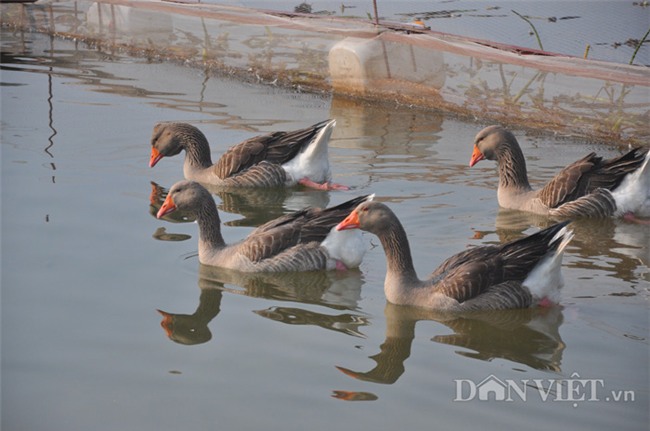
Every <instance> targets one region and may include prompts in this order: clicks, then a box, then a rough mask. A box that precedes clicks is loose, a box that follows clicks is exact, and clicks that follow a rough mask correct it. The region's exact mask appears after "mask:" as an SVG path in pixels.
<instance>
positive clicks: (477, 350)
mask: <svg viewBox="0 0 650 431" xmlns="http://www.w3.org/2000/svg"><path fill="white" fill-rule="evenodd" d="M384 314H385V316H386V338H385V339H384V342H383V343H382V344H381V346H380V347H379V349H380V351H379V353H377V354H376V355H373V356H370V358H371V359H372V360H373V361H374V362H375V363H376V365H375V367H374V368H372V369H371V370H370V371H353V370H351V369H349V368H345V367H342V366H337V368H338V369H339V370H340V371H341V372H343V373H345V374H346V375H348V376H350V377H353V378H355V379H358V380H363V381H369V382H373V383H382V384H393V383H395V382H396V381H397V380H398V379H399V378H400V377H401V376H402V374H404V372H405V365H404V362H405V361H406V359H408V357H409V356H410V355H411V344H412V343H413V339H414V338H415V326H416V324H417V322H419V321H435V322H438V323H441V324H443V325H445V326H446V327H448V328H449V329H451V330H452V331H453V334H448V335H442V334H441V335H435V336H434V337H433V338H432V340H433V341H435V342H437V343H441V344H447V345H450V346H457V347H462V348H463V349H466V350H460V351H457V352H456V353H457V354H459V355H461V356H464V357H468V358H473V359H478V360H482V361H491V360H493V359H506V360H508V361H511V362H514V363H516V364H523V365H526V366H529V367H531V368H534V369H536V370H543V371H550V372H560V371H561V365H562V352H563V351H564V348H565V344H564V342H563V341H562V338H561V337H560V333H559V327H560V325H562V321H563V316H562V309H561V308H560V307H551V308H534V309H523V310H498V311H486V312H473V313H467V314H462V315H457V314H456V315H454V314H448V313H440V312H435V311H430V310H425V309H421V308H415V307H405V306H399V305H393V304H391V303H386V308H385V309H384Z"/></svg>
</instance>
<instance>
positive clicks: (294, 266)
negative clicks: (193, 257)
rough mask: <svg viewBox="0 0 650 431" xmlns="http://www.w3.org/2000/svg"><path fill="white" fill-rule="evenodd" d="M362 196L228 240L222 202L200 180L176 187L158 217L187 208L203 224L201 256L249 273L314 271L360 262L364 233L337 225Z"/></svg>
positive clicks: (278, 220)
mask: <svg viewBox="0 0 650 431" xmlns="http://www.w3.org/2000/svg"><path fill="white" fill-rule="evenodd" d="M366 199H368V196H361V197H358V198H355V199H352V200H350V201H347V202H344V203H342V204H340V205H338V206H335V207H331V208H327V209H319V208H306V209H304V210H300V211H296V212H293V213H290V214H286V215H283V216H280V217H278V218H276V219H275V220H271V221H270V222H267V223H265V224H263V225H262V226H260V227H258V228H257V229H255V230H254V231H253V232H251V234H250V235H248V236H247V237H246V238H245V239H243V240H242V241H241V242H238V243H236V244H231V245H226V243H225V242H224V239H223V236H222V235H221V229H220V225H221V222H220V220H219V213H218V211H217V205H216V203H215V201H214V199H213V198H212V195H211V194H210V192H208V191H207V190H206V189H205V187H203V186H202V185H200V184H199V183H197V182H194V181H188V180H183V181H179V182H177V183H176V184H174V185H173V186H172V188H171V189H170V190H169V193H168V194H167V197H166V198H165V202H164V203H163V205H162V206H161V207H160V210H158V213H157V214H156V217H158V218H161V217H162V216H164V215H166V214H168V213H170V212H172V211H176V210H177V209H178V210H184V211H186V212H187V213H188V214H190V215H193V216H194V217H196V222H197V223H198V225H199V261H200V262H201V263H203V264H204V265H211V266H219V267H222V268H229V269H235V270H238V271H244V272H282V271H312V270H323V269H346V268H353V267H357V266H359V264H360V263H361V259H362V258H363V255H364V253H365V246H364V243H363V240H362V238H361V235H360V234H357V235H349V232H348V234H346V235H341V232H338V231H336V230H334V227H335V226H336V224H337V223H339V222H340V221H342V220H343V219H344V218H345V216H346V215H348V214H349V212H350V211H351V210H352V209H353V208H354V207H356V206H357V205H358V204H359V203H360V202H363V201H364V200H366Z"/></svg>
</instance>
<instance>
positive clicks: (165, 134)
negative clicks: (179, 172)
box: [149, 120, 348, 190]
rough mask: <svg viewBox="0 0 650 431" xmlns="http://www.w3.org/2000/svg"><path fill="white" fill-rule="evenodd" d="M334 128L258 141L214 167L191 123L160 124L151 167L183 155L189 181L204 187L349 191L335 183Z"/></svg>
mask: <svg viewBox="0 0 650 431" xmlns="http://www.w3.org/2000/svg"><path fill="white" fill-rule="evenodd" d="M335 125H336V120H326V121H322V122H320V123H317V124H314V125H313V126H311V127H307V128H305V129H300V130H294V131H290V132H273V133H269V134H266V135H260V136H256V137H253V138H250V139H248V140H246V141H243V142H240V143H239V144H236V145H234V146H232V147H230V148H229V149H228V150H227V151H226V152H225V153H224V154H223V155H222V156H221V157H220V158H219V160H218V161H217V163H216V164H214V165H213V164H212V158H211V156H210V145H209V144H208V140H207V138H206V137H205V135H204V134H203V132H201V131H200V130H199V129H198V128H196V127H195V126H193V125H191V124H187V123H180V122H160V123H157V124H156V125H155V126H154V128H153V133H152V137H151V158H150V160H149V166H150V167H152V168H153V167H154V166H156V164H157V163H158V162H159V161H160V159H162V158H163V157H168V156H175V155H177V154H179V153H180V152H181V151H182V150H185V162H184V163H183V174H184V176H185V178H186V179H188V180H194V181H198V182H201V183H204V184H209V185H215V186H223V187H247V188H248V187H289V186H295V185H296V184H301V185H304V186H306V187H310V188H315V189H320V190H347V189H348V187H346V186H344V185H341V184H335V183H332V182H331V172H330V164H329V158H328V154H327V150H328V143H329V140H330V137H331V135H332V130H333V129H334V126H335Z"/></svg>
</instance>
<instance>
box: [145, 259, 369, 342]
mask: <svg viewBox="0 0 650 431" xmlns="http://www.w3.org/2000/svg"><path fill="white" fill-rule="evenodd" d="M362 285H363V277H362V274H361V272H360V271H358V270H348V271H345V272H339V271H336V272H334V271H314V272H309V273H270V274H250V273H243V272H239V271H233V270H228V269H223V268H217V267H212V266H207V265H200V266H199V288H200V290H201V294H200V296H199V305H198V306H197V308H196V311H195V312H194V313H193V314H180V313H170V312H167V311H162V310H158V312H159V313H160V314H161V315H162V316H163V319H162V322H161V323H160V324H161V326H162V327H163V329H164V330H165V333H166V334H167V336H168V337H169V339H170V340H172V341H174V342H177V343H180V344H185V345H194V344H201V343H205V342H207V341H210V340H211V339H212V333H211V332H210V329H209V328H208V324H209V323H210V322H211V321H212V320H213V319H214V318H215V317H216V316H217V315H218V314H219V311H220V309H221V298H222V295H223V293H224V292H226V293H231V294H237V295H245V296H250V297H255V298H265V299H271V300H278V301H288V302H296V303H303V304H313V305H319V306H323V307H327V308H329V309H334V310H356V309H357V308H358V305H357V304H358V301H359V300H360V298H361V286H362ZM255 313H257V314H258V315H260V316H263V317H266V318H268V319H271V320H274V321H281V322H284V323H290V324H309V325H314V326H319V327H321V328H324V329H328V330H332V331H337V332H342V333H345V334H348V335H353V336H359V337H362V336H363V334H361V332H360V331H359V329H358V328H359V327H361V326H365V325H367V324H368V320H367V318H366V316H364V315H362V314H358V313H349V312H348V313H341V314H338V315H333V314H329V313H320V312H315V311H311V310H305V309H301V308H298V307H271V308H269V309H267V310H262V311H256V312H255Z"/></svg>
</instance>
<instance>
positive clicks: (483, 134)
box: [470, 126, 648, 219]
mask: <svg viewBox="0 0 650 431" xmlns="http://www.w3.org/2000/svg"><path fill="white" fill-rule="evenodd" d="M647 156H648V149H647V148H635V149H633V150H631V151H629V152H627V153H626V154H623V155H621V156H619V157H614V158H611V159H603V158H602V157H599V156H597V155H596V153H591V154H588V155H587V156H585V157H583V158H582V159H580V160H577V161H575V162H573V163H571V164H570V165H568V166H566V167H565V168H564V169H562V170H561V171H560V172H559V173H558V174H557V175H556V176H555V177H554V178H553V179H552V180H551V181H549V182H548V183H547V184H546V185H545V186H544V187H542V188H541V189H539V190H533V188H532V187H531V186H530V184H529V182H528V174H527V171H526V161H525V159H524V156H523V153H522V151H521V148H520V146H519V143H518V142H517V139H516V138H515V136H514V135H513V134H512V133H511V132H510V131H508V130H506V129H504V128H503V127H501V126H489V127H486V128H485V129H483V130H481V131H480V132H479V133H478V134H477V135H476V138H475V140H474V154H473V155H472V160H471V161H470V166H473V165H474V164H475V163H477V162H478V161H480V160H481V159H482V158H485V159H488V160H496V162H497V165H498V171H499V189H498V199H499V205H501V206H502V207H504V208H510V209H519V210H523V211H531V212H535V213H540V214H548V215H551V216H554V217H558V218H563V219H568V218H576V217H609V216H613V215H615V214H616V213H617V209H618V208H617V202H616V199H615V197H614V196H613V195H612V192H613V191H614V190H616V189H617V188H618V187H619V186H620V185H621V183H622V182H623V180H624V179H625V178H626V176H628V175H630V174H632V173H635V172H636V171H637V170H639V169H640V168H641V167H642V165H643V164H644V162H645V161H646V158H647ZM646 175H648V174H646ZM646 181H647V180H646Z"/></svg>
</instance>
